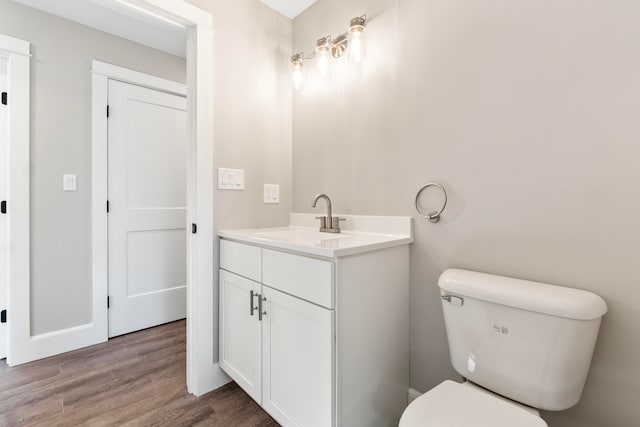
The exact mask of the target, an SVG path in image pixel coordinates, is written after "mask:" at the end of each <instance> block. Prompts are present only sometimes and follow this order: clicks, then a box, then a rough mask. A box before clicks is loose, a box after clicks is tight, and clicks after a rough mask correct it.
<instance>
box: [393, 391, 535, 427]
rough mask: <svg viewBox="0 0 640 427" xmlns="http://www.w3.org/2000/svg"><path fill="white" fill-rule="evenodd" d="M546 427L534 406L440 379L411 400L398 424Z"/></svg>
mask: <svg viewBox="0 0 640 427" xmlns="http://www.w3.org/2000/svg"><path fill="white" fill-rule="evenodd" d="M445 426H456V427H461V426H474V427H515V426H517V427H546V426H547V423H545V422H544V421H543V420H542V418H540V415H539V412H538V411H537V410H535V409H534V408H531V407H528V406H525V405H521V404H519V403H517V402H514V401H511V400H509V399H506V398H504V397H502V396H498V395H496V394H494V393H491V392H489V391H487V390H484V389H482V388H481V387H478V386H476V385H474V384H472V383H469V382H465V383H462V384H460V383H457V382H454V381H450V380H447V381H444V382H442V383H440V384H439V385H438V386H436V387H435V388H432V389H431V390H429V391H428V392H426V393H425V394H423V395H421V396H420V397H418V398H417V399H415V400H414V401H413V402H411V404H410V405H409V406H408V407H407V409H406V410H405V411H404V413H403V414H402V418H400V424H399V425H398V427H445Z"/></svg>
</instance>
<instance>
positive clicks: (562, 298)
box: [438, 268, 607, 320]
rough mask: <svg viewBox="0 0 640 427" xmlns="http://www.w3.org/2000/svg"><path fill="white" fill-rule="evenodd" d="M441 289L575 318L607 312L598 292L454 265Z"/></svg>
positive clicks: (447, 272) (585, 318)
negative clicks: (480, 271)
mask: <svg viewBox="0 0 640 427" xmlns="http://www.w3.org/2000/svg"><path fill="white" fill-rule="evenodd" d="M438 286H440V289H442V290H444V291H447V292H451V293H454V294H457V295H460V296H463V297H464V296H467V297H470V298H475V299H479V300H482V301H487V302H492V303H495V304H501V305H505V306H508V307H514V308H519V309H522V310H528V311H533V312H536V313H542V314H548V315H551V316H557V317H563V318H567V319H575V320H593V319H597V318H599V317H602V316H603V315H604V314H605V313H606V312H607V304H606V303H605V301H604V300H603V299H602V298H601V297H600V296H598V295H596V294H594V293H592V292H588V291H584V290H581V289H574V288H567V287H565V286H556V285H549V284H546V283H538V282H531V281H528V280H521V279H513V278H510V277H504V276H496V275H493V274H486V273H478V272H475V271H469V270H460V269H456V268H452V269H449V270H446V271H445V272H444V273H442V274H441V275H440V279H439V280H438Z"/></svg>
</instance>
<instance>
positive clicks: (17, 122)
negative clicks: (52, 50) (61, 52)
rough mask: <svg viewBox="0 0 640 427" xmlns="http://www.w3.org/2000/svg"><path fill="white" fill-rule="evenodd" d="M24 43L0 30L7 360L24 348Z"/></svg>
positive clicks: (26, 134)
mask: <svg viewBox="0 0 640 427" xmlns="http://www.w3.org/2000/svg"><path fill="white" fill-rule="evenodd" d="M30 50H31V47H30V43H29V42H28V41H25V40H20V39H17V38H15V37H9V36H6V35H2V34H0V55H1V56H2V57H4V58H5V59H6V60H7V88H8V89H7V93H8V105H7V111H8V117H7V124H8V131H9V132H8V135H7V144H6V145H7V148H8V152H9V156H8V162H7V170H8V174H7V217H6V220H7V223H8V224H7V225H8V226H7V242H8V244H9V247H10V249H9V251H8V256H7V270H8V271H7V272H6V274H7V317H8V321H7V338H8V340H7V363H9V364H12V363H14V361H17V360H20V359H21V358H22V357H23V355H24V354H25V352H26V351H27V349H28V347H29V342H28V341H29V338H30V317H29V292H30V289H29V283H30V282H29V280H30V277H29V265H30V260H29V254H30V249H29V221H30V220H29V198H30V195H29V174H30V172H29V141H30V139H29V120H30V119H29V111H30V107H29V102H30V63H31V53H30Z"/></svg>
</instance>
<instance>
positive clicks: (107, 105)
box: [107, 105, 109, 118]
mask: <svg viewBox="0 0 640 427" xmlns="http://www.w3.org/2000/svg"><path fill="white" fill-rule="evenodd" d="M107 118H109V105H107Z"/></svg>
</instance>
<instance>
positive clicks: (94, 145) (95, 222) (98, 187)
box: [91, 60, 188, 341]
mask: <svg viewBox="0 0 640 427" xmlns="http://www.w3.org/2000/svg"><path fill="white" fill-rule="evenodd" d="M109 80H114V81H118V82H123V83H128V84H132V85H136V86H141V87H145V88H148V89H153V90H157V91H161V92H165V93H170V94H172V95H178V96H183V97H186V96H187V85H185V84H182V83H178V82H174V81H171V80H167V79H163V78H160V77H156V76H153V75H151V74H146V73H141V72H139V71H134V70H130V69H128V68H124V67H120V66H117V65H113V64H108V63H106V62H101V61H97V60H93V61H91V132H92V137H91V235H92V238H91V246H92V248H91V249H92V254H91V262H92V269H91V271H92V273H91V274H92V286H93V301H92V305H93V312H94V313H97V314H98V316H96V317H99V318H101V319H102V318H103V316H104V322H105V324H104V325H103V324H102V321H101V322H100V324H99V325H98V327H97V328H96V337H97V338H99V339H100V340H101V341H106V340H107V339H108V338H109V310H108V309H107V305H106V301H107V296H108V294H109V280H108V279H109V273H108V271H109V263H108V260H109V257H108V254H109V238H108V214H107V211H106V201H107V200H108V199H109V197H108V177H109V169H108V145H109V139H108V119H107V114H106V108H105V106H106V105H108V103H109V98H108V96H109V90H108V89H109ZM185 229H188V227H186V228H185ZM187 243H188V242H187ZM94 319H95V317H94Z"/></svg>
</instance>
